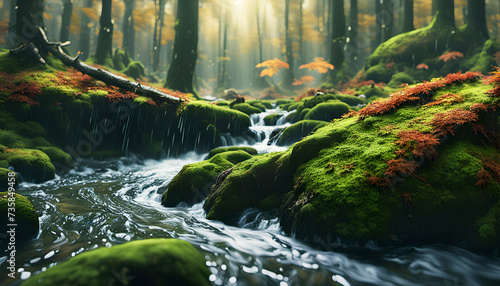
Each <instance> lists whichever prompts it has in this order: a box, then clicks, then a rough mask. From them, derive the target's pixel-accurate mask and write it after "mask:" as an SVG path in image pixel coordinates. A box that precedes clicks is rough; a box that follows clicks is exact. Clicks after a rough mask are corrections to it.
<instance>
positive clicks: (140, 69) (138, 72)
mask: <svg viewBox="0 0 500 286" xmlns="http://www.w3.org/2000/svg"><path fill="white" fill-rule="evenodd" d="M123 73H124V74H126V75H128V76H129V77H131V78H134V79H138V78H139V79H140V78H142V77H144V75H145V69H144V65H143V64H142V63H141V62H138V61H133V62H130V64H129V65H128V66H127V68H126V69H124V70H123Z"/></svg>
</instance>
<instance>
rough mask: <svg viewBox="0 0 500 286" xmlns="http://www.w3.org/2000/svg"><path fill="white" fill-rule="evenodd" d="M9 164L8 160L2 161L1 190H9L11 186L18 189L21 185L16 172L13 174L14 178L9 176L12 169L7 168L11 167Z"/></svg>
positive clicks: (0, 162) (0, 167) (0, 163)
mask: <svg viewBox="0 0 500 286" xmlns="http://www.w3.org/2000/svg"><path fill="white" fill-rule="evenodd" d="M8 165H9V164H8V163H7V161H0V192H6V191H8V190H9V187H13V188H14V189H17V186H18V185H19V178H18V176H17V174H16V173H15V172H14V174H15V175H14V176H13V178H14V179H11V176H9V174H10V173H12V171H11V170H9V169H7V168H8V167H9V166H8ZM9 182H11V184H9Z"/></svg>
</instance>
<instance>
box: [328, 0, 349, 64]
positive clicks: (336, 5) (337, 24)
mask: <svg viewBox="0 0 500 286" xmlns="http://www.w3.org/2000/svg"><path fill="white" fill-rule="evenodd" d="M332 1H333V2H332V4H333V5H332V9H333V11H332V16H333V21H332V44H331V48H330V63H331V64H332V65H333V66H334V67H335V70H339V69H341V68H342V65H343V64H344V62H345V57H344V43H345V37H346V32H345V30H346V29H345V15H344V0H332Z"/></svg>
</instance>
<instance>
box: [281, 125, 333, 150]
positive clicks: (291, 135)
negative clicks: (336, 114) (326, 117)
mask: <svg viewBox="0 0 500 286" xmlns="http://www.w3.org/2000/svg"><path fill="white" fill-rule="evenodd" d="M326 125H328V123H327V122H324V121H318V120H302V121H299V122H297V123H295V124H293V125H291V126H288V127H287V128H286V129H285V130H284V131H283V133H282V134H281V137H280V138H279V139H278V142H277V145H279V146H286V145H290V144H293V143H295V142H297V141H300V140H301V139H302V138H303V137H306V136H307V135H309V134H310V133H311V132H314V131H316V130H318V129H319V128H321V127H323V126H326Z"/></svg>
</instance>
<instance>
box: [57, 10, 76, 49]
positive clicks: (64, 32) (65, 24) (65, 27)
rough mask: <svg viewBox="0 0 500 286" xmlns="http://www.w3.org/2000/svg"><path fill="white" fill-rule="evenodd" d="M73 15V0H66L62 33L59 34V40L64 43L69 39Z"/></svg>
mask: <svg viewBox="0 0 500 286" xmlns="http://www.w3.org/2000/svg"><path fill="white" fill-rule="evenodd" d="M71 16H73V0H64V10H63V14H62V21H61V33H60V36H59V41H61V42H63V43H64V42H66V41H67V40H69V25H70V23H71Z"/></svg>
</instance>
